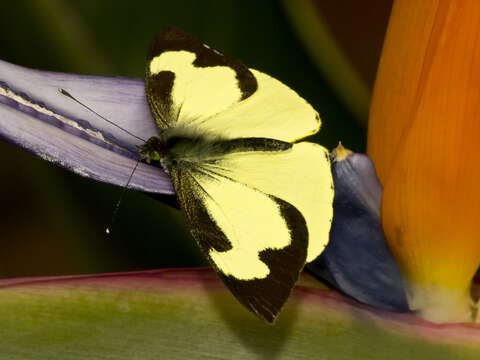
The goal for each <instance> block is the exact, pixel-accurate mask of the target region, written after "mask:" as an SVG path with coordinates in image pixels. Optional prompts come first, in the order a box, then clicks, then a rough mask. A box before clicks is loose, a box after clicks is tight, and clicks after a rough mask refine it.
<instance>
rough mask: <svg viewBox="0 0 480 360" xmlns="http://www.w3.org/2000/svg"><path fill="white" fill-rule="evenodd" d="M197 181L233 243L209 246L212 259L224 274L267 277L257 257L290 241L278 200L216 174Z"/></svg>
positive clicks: (266, 270) (249, 278)
mask: <svg viewBox="0 0 480 360" xmlns="http://www.w3.org/2000/svg"><path fill="white" fill-rule="evenodd" d="M200 183H201V185H202V188H203V189H204V190H205V192H206V193H208V194H210V196H209V197H205V198H204V200H203V201H204V206H205V208H206V209H207V211H208V213H209V214H210V216H211V217H212V219H214V220H215V222H216V223H217V225H218V227H219V228H220V229H221V230H222V231H223V233H224V234H225V236H226V238H227V239H228V240H229V242H230V244H231V247H232V248H231V249H230V250H227V251H217V250H215V249H212V250H210V252H209V256H210V258H211V259H212V261H213V262H214V263H215V264H216V266H217V267H218V268H219V269H220V270H221V271H222V272H223V273H224V274H225V275H231V276H234V277H235V278H236V279H239V280H252V279H263V278H265V277H267V276H268V275H269V273H270V270H269V268H268V266H267V265H266V264H265V263H264V262H262V261H261V260H260V258H259V254H260V252H262V251H263V250H266V249H281V248H284V247H286V246H288V245H289V244H290V243H291V234H290V232H289V229H288V227H287V224H286V223H285V219H284V218H282V215H281V213H280V209H279V206H278V204H277V203H276V202H274V201H273V200H272V198H270V197H268V196H267V195H266V194H264V193H260V192H258V191H256V190H253V189H251V188H248V187H246V186H245V185H242V184H240V183H237V182H235V181H230V180H228V179H224V178H221V177H219V176H215V175H211V176H209V177H202V178H201V180H200Z"/></svg>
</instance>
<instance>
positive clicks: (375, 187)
mask: <svg viewBox="0 0 480 360" xmlns="http://www.w3.org/2000/svg"><path fill="white" fill-rule="evenodd" d="M342 150H343V151H345V150H344V149H343V148H341V151H342ZM336 154H337V153H336V152H335V151H334V152H333V153H332V174H333V180H334V184H335V198H334V202H333V209H334V210H333V211H334V212H333V223H332V228H331V230H330V243H329V244H328V246H327V247H326V249H325V251H324V252H323V253H322V254H321V255H320V256H319V257H318V258H317V259H316V260H315V261H314V262H312V263H310V264H308V265H307V268H308V269H309V270H310V271H311V272H312V273H313V274H315V275H317V276H319V277H321V278H323V279H325V280H326V281H328V282H330V283H331V284H332V285H334V286H335V287H336V288H338V289H340V290H341V291H343V292H344V293H346V294H348V295H350V296H352V297H353V298H355V299H357V300H358V301H360V302H363V303H365V304H369V305H372V306H375V307H377V308H383V309H387V310H391V311H400V312H405V311H408V310H409V308H408V303H407V299H406V295H405V289H404V285H403V278H402V275H401V273H400V270H399V269H398V266H397V264H396V262H395V259H394V258H393V255H392V254H391V252H390V249H389V247H388V245H387V242H386V240H385V237H384V235H383V231H382V224H381V221H380V206H381V198H382V186H381V184H380V182H379V181H378V179H377V176H376V173H375V168H374V166H373V163H372V161H371V160H370V159H369V158H368V156H366V155H363V154H354V153H350V154H348V152H347V153H344V154H343V155H345V154H348V155H346V156H341V157H335V155H336Z"/></svg>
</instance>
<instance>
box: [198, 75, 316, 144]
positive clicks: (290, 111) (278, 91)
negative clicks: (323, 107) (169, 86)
mask: <svg viewBox="0 0 480 360" xmlns="http://www.w3.org/2000/svg"><path fill="white" fill-rule="evenodd" d="M250 71H251V72H252V73H253V75H254V76H255V78H256V80H257V83H258V89H257V91H255V92H254V93H253V95H251V96H250V97H248V98H246V99H245V100H243V101H241V102H238V103H236V104H235V105H233V106H231V107H229V108H228V109H226V110H225V111H223V112H221V113H219V114H218V115H216V116H215V117H213V118H209V119H208V121H204V120H203V119H202V120H200V119H198V120H195V121H194V122H193V124H194V125H197V126H198V128H199V129H200V130H201V131H202V132H205V133H207V132H208V133H213V134H221V135H222V137H224V138H227V139H234V138H241V137H265V138H271V139H276V140H283V141H289V142H292V141H296V140H299V139H301V138H304V137H306V136H309V135H312V134H315V133H316V132H318V130H319V129H320V117H319V116H318V113H317V112H316V111H315V109H314V108H313V107H312V106H311V105H310V104H309V103H307V102H306V101H305V100H304V99H303V98H301V97H300V96H299V95H298V94H297V93H296V92H295V91H293V90H292V89H290V88H289V87H288V86H286V85H285V84H283V83H281V82H280V81H278V80H276V79H274V78H273V77H271V76H268V75H267V74H264V73H262V72H260V71H257V70H253V69H250Z"/></svg>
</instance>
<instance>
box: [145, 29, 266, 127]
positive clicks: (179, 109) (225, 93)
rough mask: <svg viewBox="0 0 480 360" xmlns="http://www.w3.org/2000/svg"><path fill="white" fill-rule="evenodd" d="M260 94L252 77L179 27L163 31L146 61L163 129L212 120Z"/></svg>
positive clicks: (152, 97) (152, 101)
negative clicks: (231, 107) (213, 117)
mask: <svg viewBox="0 0 480 360" xmlns="http://www.w3.org/2000/svg"><path fill="white" fill-rule="evenodd" d="M256 90H257V82H256V79H255V77H254V76H253V74H252V73H251V72H250V71H249V70H248V69H247V68H246V67H245V65H243V64H242V63H241V62H240V61H238V60H235V59H233V58H230V57H228V56H225V55H223V54H221V53H220V52H218V51H217V50H214V49H213V48H211V47H209V46H208V45H205V44H203V43H202V42H201V41H200V40H198V39H197V38H195V37H194V36H192V35H190V34H187V33H185V32H183V31H181V30H179V29H178V28H175V27H172V26H170V27H167V28H165V29H164V30H163V31H162V32H161V33H160V34H159V35H158V36H157V37H156V38H155V39H154V40H153V42H152V45H151V47H150V51H149V54H148V57H147V69H146V92H147V98H148V101H149V103H150V107H151V109H152V112H153V114H154V117H155V120H156V121H157V123H158V126H159V127H160V128H166V127H172V126H185V125H191V123H192V122H200V121H202V120H205V119H208V118H209V117H211V116H212V115H215V114H217V113H219V112H221V111H223V110H225V109H226V108H228V107H230V106H231V105H233V104H235V103H237V102H239V101H241V100H244V99H246V98H248V97H249V96H250V95H252V94H253V93H254V92H255V91H256Z"/></svg>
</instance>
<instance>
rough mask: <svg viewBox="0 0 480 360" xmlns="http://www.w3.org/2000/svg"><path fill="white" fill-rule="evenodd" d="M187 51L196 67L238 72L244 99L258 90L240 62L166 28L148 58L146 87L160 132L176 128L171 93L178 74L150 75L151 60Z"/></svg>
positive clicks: (175, 30) (177, 30)
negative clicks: (221, 67) (192, 57)
mask: <svg viewBox="0 0 480 360" xmlns="http://www.w3.org/2000/svg"><path fill="white" fill-rule="evenodd" d="M179 50H186V51H189V52H192V53H195V55H196V59H195V61H194V62H193V65H194V66H195V67H213V66H227V67H230V68H232V69H233V70H234V71H235V73H236V79H237V82H238V87H239V89H240V91H241V93H242V98H241V100H243V99H246V98H247V97H249V96H250V95H252V94H253V93H254V92H255V91H256V90H257V88H258V85H257V80H256V79H255V77H254V75H253V74H252V73H251V72H250V70H248V68H247V67H246V66H245V65H244V64H242V63H241V62H240V61H238V60H236V59H233V58H231V57H228V56H226V55H223V54H222V53H220V52H219V51H217V50H215V49H213V48H211V47H210V46H208V45H205V44H204V43H203V42H202V41H201V40H199V39H197V38H196V37H194V36H192V35H190V34H187V33H186V32H184V31H182V30H180V29H178V28H177V27H175V26H167V27H165V28H164V29H163V30H162V31H161V32H160V33H159V34H158V35H157V36H156V37H155V38H154V39H153V41H152V44H151V46H150V50H149V52H148V56H147V69H146V74H145V85H146V93H147V98H148V101H149V103H150V107H151V110H152V113H153V116H154V117H155V120H156V121H157V124H158V126H159V127H160V128H161V129H165V128H167V127H171V126H173V124H174V123H175V121H176V117H177V116H178V114H179V110H178V109H177V111H172V98H171V91H172V88H173V84H174V81H175V74H174V73H173V72H171V71H161V72H159V73H157V74H153V75H152V74H151V73H150V69H149V65H150V62H151V61H152V59H154V58H155V57H157V56H159V55H161V54H162V53H164V52H166V51H179Z"/></svg>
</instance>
